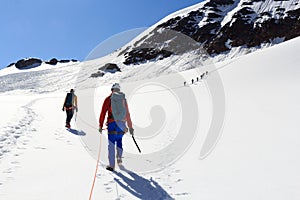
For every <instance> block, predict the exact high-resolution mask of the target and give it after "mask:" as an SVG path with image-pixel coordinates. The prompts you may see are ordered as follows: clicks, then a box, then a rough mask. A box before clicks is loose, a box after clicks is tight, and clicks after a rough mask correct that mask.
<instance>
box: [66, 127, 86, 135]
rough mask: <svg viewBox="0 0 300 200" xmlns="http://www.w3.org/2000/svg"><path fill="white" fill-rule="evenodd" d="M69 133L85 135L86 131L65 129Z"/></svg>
mask: <svg viewBox="0 0 300 200" xmlns="http://www.w3.org/2000/svg"><path fill="white" fill-rule="evenodd" d="M67 130H68V131H69V132H70V133H72V134H74V135H78V136H85V135H86V133H85V132H83V131H77V130H75V129H71V128H70V129H67Z"/></svg>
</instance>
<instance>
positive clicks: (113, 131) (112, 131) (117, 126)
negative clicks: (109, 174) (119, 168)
mask: <svg viewBox="0 0 300 200" xmlns="http://www.w3.org/2000/svg"><path fill="white" fill-rule="evenodd" d="M125 128H126V124H125V122H123V121H121V122H111V123H109V124H108V128H107V130H108V160H109V166H111V167H115V144H117V158H122V154H123V145H122V138H123V135H124V131H125Z"/></svg>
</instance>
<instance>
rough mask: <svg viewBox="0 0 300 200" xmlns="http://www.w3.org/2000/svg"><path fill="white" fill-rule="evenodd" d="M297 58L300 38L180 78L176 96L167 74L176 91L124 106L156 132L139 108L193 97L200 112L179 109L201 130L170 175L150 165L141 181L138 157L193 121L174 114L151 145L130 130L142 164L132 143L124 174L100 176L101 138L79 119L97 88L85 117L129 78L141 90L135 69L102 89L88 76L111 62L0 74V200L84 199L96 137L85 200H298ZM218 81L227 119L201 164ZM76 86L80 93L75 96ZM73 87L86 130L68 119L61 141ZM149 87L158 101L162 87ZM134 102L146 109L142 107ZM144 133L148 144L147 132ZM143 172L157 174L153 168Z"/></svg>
mask: <svg viewBox="0 0 300 200" xmlns="http://www.w3.org/2000/svg"><path fill="white" fill-rule="evenodd" d="M299 51H300V38H296V39H293V40H289V41H287V42H284V43H282V44H278V45H275V46H273V47H270V48H267V49H263V50H258V51H256V52H254V53H251V54H248V55H244V56H241V57H238V58H235V59H233V60H227V61H224V62H223V63H215V66H216V67H217V69H218V70H217V71H215V70H212V68H211V67H210V66H204V67H202V68H200V69H190V70H186V71H182V72H178V73H179V75H180V76H182V77H184V78H185V80H186V81H187V84H188V85H187V86H186V87H182V86H183V82H176V81H173V80H174V79H173V78H172V77H173V74H167V73H166V74H164V76H163V77H164V78H165V79H167V80H169V81H170V82H171V84H173V85H174V89H171V90H170V91H169V93H166V92H165V91H162V93H161V94H153V93H151V92H148V93H147V91H137V93H138V92H140V93H139V95H136V96H134V97H130V98H128V103H129V107H130V109H131V115H132V119H133V123H134V127H147V126H149V124H150V125H151V123H153V120H154V119H151V116H152V114H151V110H150V109H148V108H145V107H147V106H153V105H154V104H153V103H154V102H155V103H157V102H160V104H161V105H163V108H165V109H166V111H168V109H170V108H169V107H168V106H170V105H173V103H176V102H177V101H176V100H174V101H173V100H172V99H171V97H170V98H169V96H168V95H170V94H174V93H175V94H179V93H180V94H184V93H185V92H186V91H187V90H192V91H193V93H194V95H195V98H196V99H197V100H198V101H197V104H198V105H197V106H195V105H194V104H192V103H191V104H186V105H184V106H195V107H192V108H189V107H188V109H193V110H195V112H196V111H197V112H198V123H199V124H198V126H197V129H196V133H195V137H194V138H193V141H191V143H190V145H189V147H188V148H187V149H186V150H185V151H184V152H183V153H182V154H181V155H180V157H178V158H177V159H175V160H174V161H173V162H171V163H168V165H166V166H160V165H157V168H155V169H152V170H148V171H144V172H140V171H138V170H134V169H135V167H136V166H137V165H139V164H142V162H144V160H143V158H144V157H143V156H146V154H150V153H152V152H160V151H161V149H163V147H165V146H167V145H169V144H172V143H173V142H174V140H175V139H174V137H175V136H174V134H175V135H176V134H177V129H179V128H180V123H183V122H185V121H191V120H193V119H190V118H189V116H187V117H185V118H183V117H182V115H180V113H181V112H184V110H180V109H182V108H184V107H182V108H180V107H179V108H177V107H176V108H174V109H173V110H170V112H166V113H165V114H166V119H167V120H166V122H165V124H164V125H163V126H164V127H163V129H162V130H163V131H159V132H158V133H160V134H158V135H155V136H153V137H152V138H150V139H142V138H141V134H145V133H141V132H139V131H138V130H139V129H138V128H136V133H135V134H136V139H137V142H138V144H139V145H140V147H141V149H142V153H141V154H138V152H137V150H136V147H135V145H134V143H133V141H132V139H131V137H129V136H128V135H125V136H124V151H126V152H129V153H131V154H134V155H135V156H133V157H129V156H126V155H127V154H125V155H124V158H123V162H124V166H125V167H126V168H127V170H121V169H119V168H118V167H116V173H111V172H108V171H106V170H105V165H106V164H107V162H108V161H107V159H106V157H107V152H105V149H106V145H107V144H106V140H107V136H106V133H105V132H104V133H103V135H102V136H100V135H99V133H98V132H97V130H96V128H97V126H98V124H97V123H93V122H92V121H89V119H86V118H85V119H82V118H83V114H82V113H84V110H83V109H84V105H82V104H83V103H84V102H82V99H84V94H85V91H87V90H88V89H91V88H96V93H95V109H94V113H95V116H92V117H94V118H96V119H97V118H98V116H99V113H100V109H101V105H102V102H103V99H104V98H105V97H106V96H107V95H109V89H110V88H109V87H110V85H111V83H113V81H115V80H118V78H126V79H127V80H130V81H132V82H131V83H132V84H133V85H134V84H138V83H139V82H135V81H140V80H141V79H143V78H145V77H139V74H138V66H135V67H132V68H133V69H130V67H128V68H126V67H124V68H123V70H124V72H122V73H116V74H114V75H109V74H108V75H105V76H104V77H103V78H100V79H99V81H98V80H97V79H91V78H88V76H89V75H90V74H91V73H94V72H95V69H97V68H99V67H100V66H102V65H103V64H105V63H107V62H108V61H110V60H111V59H112V57H113V56H112V55H111V56H108V57H105V58H101V59H98V60H93V61H88V62H83V63H77V64H73V65H67V66H60V67H55V68H53V69H48V68H47V69H45V68H43V67H41V68H37V69H36V70H34V72H33V71H20V72H18V73H16V72H14V73H10V72H9V70H13V69H5V71H6V72H3V71H2V72H1V73H0V82H1V89H0V92H1V93H0V109H1V115H0V199H3V200H19V199H22V200H35V199H36V200H40V199H43V200H53V199H56V200H57V199H59V200H60V199H62V200H75V199H78V200H82V199H89V195H90V191H91V188H92V182H93V177H94V172H95V168H96V164H97V163H96V159H95V158H96V157H97V152H98V148H99V142H98V140H99V141H100V137H102V143H101V144H102V150H103V151H102V154H101V160H104V161H102V162H101V163H99V169H98V171H97V176H96V182H95V187H94V190H93V193H92V199H130V200H131V199H195V200H198V199H205V200H220V199H230V200H233V199H234V200H240V199H243V200H253V199H270V200H286V199H288V200H298V199H299V198H300V173H299V169H300V134H299V133H300V127H299V118H300V114H299V113H300V104H299V102H300V93H299V86H300V79H299V77H300V68H299V66H300V60H299V55H298V54H299ZM172 59H174V57H170V58H169V59H165V60H164V61H163V62H161V63H160V65H164V63H165V64H166V63H168V62H172ZM176 65H182V63H180V62H179V63H177V64H176ZM185 65H186V64H185ZM144 66H146V67H148V68H149V72H148V73H147V74H148V75H149V74H151V76H149V78H154V80H155V79H159V78H160V72H156V69H155V70H153V71H152V73H150V71H151V67H153V64H151V63H146V64H144ZM175 68H177V69H180V68H181V66H175ZM82 69H84V70H82ZM135 70H136V71H135ZM206 70H208V71H209V74H208V76H207V77H206V79H205V80H202V81H201V82H200V81H199V82H196V83H195V84H191V79H195V77H196V76H198V75H199V71H201V72H202V71H206ZM155 72H156V74H155ZM217 73H219V75H220V77H221V80H222V82H223V87H224V93H225V103H226V104H225V105H226V107H225V110H226V112H225V115H226V117H225V121H224V124H223V129H222V132H221V133H220V137H219V138H218V140H217V143H216V145H215V146H214V148H212V149H211V151H210V153H209V154H208V155H207V156H205V157H200V151H201V149H202V147H203V144H204V142H205V138H207V134H208V130H209V127H210V123H211V119H212V113H213V109H215V108H214V106H213V105H212V103H211V102H212V99H211V96H210V91H209V90H208V87H207V83H208V82H209V81H213V77H214V76H215V75H216V74H217ZM76 77H77V79H76ZM210 79H211V80H210ZM95 80H97V81H96V83H95ZM172 81H173V82H172ZM78 83H80V84H79V85H80V87H78V88H77V86H79V85H78ZM75 86H76V88H75V90H76V93H77V95H78V100H79V112H78V116H77V118H76V121H78V122H80V120H85V122H87V123H88V125H90V126H91V127H90V128H89V129H86V130H80V129H79V128H78V127H76V123H75V116H74V118H73V121H72V127H73V128H74V130H72V131H68V130H66V129H65V127H64V122H65V113H64V112H62V110H61V109H62V103H63V100H64V97H65V94H66V91H68V90H69V89H70V88H72V87H75ZM121 86H122V85H121ZM156 87H157V88H156V89H157V91H159V87H160V86H159V85H158V86H156ZM146 89H147V88H146ZM175 90H176V91H175ZM158 93H159V92H158ZM152 95H153V96H152ZM143 97H145V98H143ZM139 98H141V99H148V101H145V102H143V103H141V101H142V100H140V99H139ZM190 98H191V97H190V96H186V97H185V98H184V99H183V100H184V102H189V99H190ZM170 99H171V100H170ZM143 106H144V107H143ZM217 111H218V110H217ZM217 111H216V112H217ZM178 113H179V114H178ZM154 116H156V115H154ZM191 116H193V115H191ZM154 121H155V120H154ZM172 122H173V123H172ZM178 124H179V125H178ZM150 127H151V126H150ZM144 130H146V131H145V132H146V133H147V134H148V132H147V129H144ZM149 134H151V133H150V132H149ZM187 134H188V133H187ZM144 136H145V135H144ZM89 137H91V138H95V144H97V145H98V146H97V145H96V146H94V147H92V146H88V145H86V143H85V140H86V138H89ZM182 142H184V141H182ZM164 152H165V153H166V155H165V156H166V159H167V158H168V157H171V156H172V155H171V154H172V152H169V151H164ZM164 152H162V153H164ZM148 162H149V165H150V164H152V165H153V166H155V163H153V162H152V161H151V160H149V161H148ZM132 163H134V165H135V166H133V165H132ZM161 163H163V160H162V161H161Z"/></svg>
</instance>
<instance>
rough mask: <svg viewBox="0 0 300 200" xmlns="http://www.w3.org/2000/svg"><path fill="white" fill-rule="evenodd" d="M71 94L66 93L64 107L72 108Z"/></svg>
mask: <svg viewBox="0 0 300 200" xmlns="http://www.w3.org/2000/svg"><path fill="white" fill-rule="evenodd" d="M73 96H74V95H73V94H72V93H68V94H67V97H66V101H65V107H72V106H73Z"/></svg>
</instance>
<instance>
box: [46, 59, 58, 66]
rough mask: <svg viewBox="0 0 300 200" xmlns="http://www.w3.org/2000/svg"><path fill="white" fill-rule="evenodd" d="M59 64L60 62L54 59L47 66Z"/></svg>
mask: <svg viewBox="0 0 300 200" xmlns="http://www.w3.org/2000/svg"><path fill="white" fill-rule="evenodd" d="M57 63H58V60H57V59H56V58H52V59H51V60H49V61H48V62H46V64H48V65H56V64H57Z"/></svg>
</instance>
